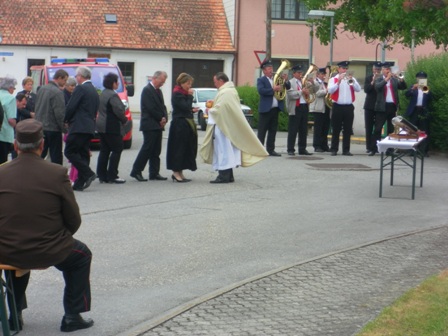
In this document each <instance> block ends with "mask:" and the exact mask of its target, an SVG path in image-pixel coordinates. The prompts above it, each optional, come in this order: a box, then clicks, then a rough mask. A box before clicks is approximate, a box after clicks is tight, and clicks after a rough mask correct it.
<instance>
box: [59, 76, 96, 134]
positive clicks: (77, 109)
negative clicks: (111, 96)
mask: <svg viewBox="0 0 448 336" xmlns="http://www.w3.org/2000/svg"><path fill="white" fill-rule="evenodd" d="M99 106H100V98H99V95H98V92H97V91H96V89H95V87H94V86H93V84H92V82H91V81H85V82H84V83H82V84H81V85H77V86H76V88H75V90H74V91H73V94H72V97H71V98H70V100H69V102H68V104H67V107H66V110H65V119H64V120H65V122H67V123H68V124H69V133H89V134H92V135H94V134H95V119H96V114H97V112H98V108H99Z"/></svg>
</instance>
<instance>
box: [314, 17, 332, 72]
mask: <svg viewBox="0 0 448 336" xmlns="http://www.w3.org/2000/svg"><path fill="white" fill-rule="evenodd" d="M324 17H329V18H331V23H330V67H331V66H332V65H333V26H334V12H333V11H327V10H310V11H309V12H308V18H310V19H322V18H324Z"/></svg>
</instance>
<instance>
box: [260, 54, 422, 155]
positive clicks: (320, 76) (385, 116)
mask: <svg viewBox="0 0 448 336" xmlns="http://www.w3.org/2000/svg"><path fill="white" fill-rule="evenodd" d="M349 64H350V62H349V61H343V62H339V63H338V64H337V73H334V74H330V76H329V79H328V83H325V77H326V76H327V68H318V69H317V71H316V74H315V78H303V76H304V71H303V67H302V66H301V65H296V66H293V67H292V69H291V70H292V78H291V79H289V80H288V77H287V75H285V74H281V75H280V76H282V78H283V83H282V85H278V83H274V79H273V78H272V76H273V65H272V62H271V61H269V60H265V61H264V62H263V63H262V64H261V70H262V72H263V76H261V77H260V78H259V79H258V81H257V90H258V93H259V95H260V105H259V127H258V138H259V140H260V142H261V143H262V144H264V143H265V139H266V133H267V140H266V149H267V151H268V153H269V155H270V156H281V154H279V153H277V152H276V151H275V137H276V131H277V128H278V114H279V112H281V111H283V110H284V106H285V104H284V101H283V100H280V99H278V98H277V96H276V92H279V91H282V90H285V91H286V112H287V113H288V138H287V153H288V155H291V156H293V155H295V143H296V141H297V146H298V154H299V155H312V154H311V153H310V152H308V151H307V149H306V147H307V133H308V116H309V113H312V115H313V119H314V135H313V147H314V151H315V152H317V153H321V152H330V153H331V155H332V156H336V155H337V154H338V151H339V137H340V134H341V132H342V155H345V156H352V155H353V154H352V153H351V152H350V143H351V136H352V134H353V121H354V117H355V107H354V105H353V103H354V101H355V98H356V97H355V92H360V91H361V85H360V84H359V82H358V81H357V80H356V78H355V77H354V76H353V73H351V72H348V68H349ZM393 66H394V62H383V63H381V62H375V63H373V74H372V75H370V76H367V78H366V81H365V85H364V91H365V93H366V99H365V103H364V110H365V127H366V150H367V153H368V154H369V155H371V156H373V155H375V153H377V152H378V149H377V142H378V141H380V140H381V135H382V129H383V125H384V124H385V123H386V125H387V134H389V133H392V132H393V125H392V119H393V118H394V117H395V116H396V115H397V111H398V108H399V98H398V90H406V89H407V86H406V82H405V80H404V76H397V74H394V73H392V71H391V67H393ZM416 78H417V80H419V79H426V78H427V74H426V73H425V72H422V71H420V72H419V73H417V75H416ZM310 95H312V96H313V99H309V97H310ZM405 95H406V97H409V98H411V101H410V104H409V106H408V109H407V111H406V117H408V118H409V119H410V121H411V122H412V123H414V124H415V125H416V126H417V127H418V128H419V129H420V130H422V131H426V132H427V133H428V131H429V119H428V104H429V101H430V99H431V94H430V92H428V90H422V87H421V86H419V85H417V84H414V85H412V86H411V87H410V88H408V89H407V91H406V94H405ZM330 126H331V130H332V132H331V133H332V135H331V144H330V146H329V145H328V140H327V138H328V134H329V130H330ZM297 138H298V140H297ZM427 143H428V140H426V142H425V145H424V147H425V148H424V150H425V151H426V152H427Z"/></svg>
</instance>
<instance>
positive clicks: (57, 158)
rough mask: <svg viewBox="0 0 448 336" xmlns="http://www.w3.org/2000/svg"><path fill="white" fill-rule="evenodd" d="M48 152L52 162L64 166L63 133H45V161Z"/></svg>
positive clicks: (43, 154) (43, 155) (43, 153)
mask: <svg viewBox="0 0 448 336" xmlns="http://www.w3.org/2000/svg"><path fill="white" fill-rule="evenodd" d="M48 152H49V153H50V158H51V162H53V163H57V164H60V165H62V159H63V158H62V132H56V131H44V150H43V151H42V155H41V157H42V158H43V159H45V158H46V157H47V154H48Z"/></svg>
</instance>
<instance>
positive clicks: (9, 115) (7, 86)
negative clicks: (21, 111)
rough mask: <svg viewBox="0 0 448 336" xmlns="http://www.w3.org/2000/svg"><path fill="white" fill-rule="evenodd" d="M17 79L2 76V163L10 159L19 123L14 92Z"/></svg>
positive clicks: (0, 94)
mask: <svg viewBox="0 0 448 336" xmlns="http://www.w3.org/2000/svg"><path fill="white" fill-rule="evenodd" d="M16 85H17V80H16V79H15V78H12V77H3V78H0V104H1V105H2V109H3V113H4V117H3V122H2V124H1V125H0V126H1V128H0V164H2V163H5V162H6V161H8V154H9V153H10V152H11V149H12V144H13V142H14V127H16V123H17V119H16V118H17V103H16V98H15V97H14V95H13V93H14V90H15V89H16Z"/></svg>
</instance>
